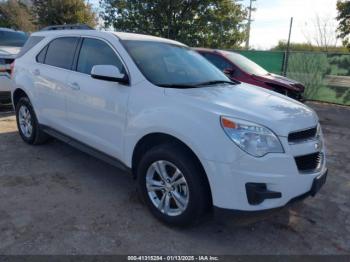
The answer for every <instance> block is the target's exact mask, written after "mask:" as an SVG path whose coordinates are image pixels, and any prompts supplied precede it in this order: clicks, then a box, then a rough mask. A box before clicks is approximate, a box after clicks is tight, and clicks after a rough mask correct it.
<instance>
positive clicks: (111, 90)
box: [67, 37, 130, 158]
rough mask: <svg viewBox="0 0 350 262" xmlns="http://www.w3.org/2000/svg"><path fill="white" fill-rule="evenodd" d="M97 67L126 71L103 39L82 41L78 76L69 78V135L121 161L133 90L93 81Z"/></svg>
mask: <svg viewBox="0 0 350 262" xmlns="http://www.w3.org/2000/svg"><path fill="white" fill-rule="evenodd" d="M94 65H114V66H116V67H118V68H119V70H120V71H121V72H123V73H126V68H125V66H124V65H123V63H122V60H121V58H120V56H119V55H118V53H117V52H116V50H115V49H114V48H113V47H112V45H110V44H109V43H108V42H107V41H105V40H104V39H100V38H90V37H85V38H83V39H82V43H81V47H80V51H79V55H78V58H77V61H76V66H75V70H76V71H75V72H73V71H72V72H71V73H70V75H69V77H68V85H69V86H70V87H71V88H69V89H68V91H67V118H68V120H69V125H68V126H69V128H70V129H71V130H70V131H69V135H70V136H71V137H73V138H76V139H77V140H79V141H81V142H83V143H85V144H88V145H90V146H92V147H94V148H95V149H98V150H100V151H102V152H104V153H106V154H109V155H111V156H114V157H116V158H121V157H122V152H123V130H124V126H125V119H126V112H127V102H128V97H129V92H130V86H128V85H124V84H120V83H117V82H110V81H104V80H98V79H94V78H92V77H91V75H90V73H91V69H92V67H93V66H94Z"/></svg>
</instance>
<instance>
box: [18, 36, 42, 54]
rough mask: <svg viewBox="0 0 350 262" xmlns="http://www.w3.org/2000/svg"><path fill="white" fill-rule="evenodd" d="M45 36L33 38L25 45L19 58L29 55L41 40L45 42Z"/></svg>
mask: <svg viewBox="0 0 350 262" xmlns="http://www.w3.org/2000/svg"><path fill="white" fill-rule="evenodd" d="M43 39H44V37H43V36H31V37H29V39H28V40H27V42H26V43H25V45H24V46H23V47H22V49H21V51H20V52H19V53H18V55H17V58H19V57H21V56H23V55H24V54H25V53H27V52H28V51H29V50H30V49H32V48H33V47H34V46H36V45H37V44H38V43H39V42H40V41H41V40H43Z"/></svg>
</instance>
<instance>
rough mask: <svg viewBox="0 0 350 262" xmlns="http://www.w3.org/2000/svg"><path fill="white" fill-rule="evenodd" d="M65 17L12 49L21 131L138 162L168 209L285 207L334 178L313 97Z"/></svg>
mask: <svg viewBox="0 0 350 262" xmlns="http://www.w3.org/2000/svg"><path fill="white" fill-rule="evenodd" d="M50 29H54V30H50ZM57 29H64V28H62V27H60V28H56V27H53V28H47V30H45V31H40V32H37V33H34V34H32V36H31V37H30V39H29V40H28V42H27V44H26V46H25V48H24V50H25V51H26V52H22V54H21V56H19V58H17V59H16V61H15V65H14V72H13V81H14V88H13V92H12V98H13V105H14V107H15V109H16V117H17V125H18V130H19V133H20V135H21V137H22V139H23V140H24V141H25V142H27V143H28V144H41V143H44V142H46V141H47V139H48V137H49V136H53V137H56V138H58V139H61V140H63V141H65V142H67V143H69V144H70V145H72V146H75V147H78V148H80V149H81V150H84V151H86V152H88V153H91V154H94V155H96V156H97V157H100V158H102V159H104V160H106V161H108V162H109V163H112V164H115V165H117V166H119V167H123V168H125V169H127V170H130V171H131V172H132V174H133V175H134V176H135V178H136V179H137V181H138V187H139V192H140V193H141V196H142V197H143V199H144V200H145V203H146V204H147V206H148V207H149V209H150V210H151V212H152V213H153V214H154V215H155V216H156V217H157V218H158V219H160V220H161V221H163V222H165V223H167V224H170V225H177V226H183V225H188V224H192V223H194V222H196V221H197V220H198V219H200V218H201V217H202V216H203V215H204V214H205V213H207V212H208V211H209V210H210V209H212V208H213V207H215V208H217V209H224V210H243V211H257V210H265V209H271V208H277V207H281V206H284V205H286V204H287V203H289V202H290V201H293V200H295V199H300V198H302V197H305V196H308V195H315V194H316V192H318V190H319V189H320V187H321V186H322V185H323V184H324V183H325V180H326V176H327V168H326V157H325V148H324V146H323V135H322V131H321V127H320V124H319V121H318V117H317V115H316V114H315V112H314V111H313V110H311V109H310V108H308V107H307V106H306V105H303V104H301V103H299V102H297V101H295V100H292V99H290V98H288V97H286V96H283V95H280V94H277V93H275V92H273V91H269V90H264V89H262V88H259V87H255V86H250V85H248V84H241V83H238V82H232V81H230V80H229V79H228V78H227V77H226V76H225V75H224V74H223V73H222V72H221V71H220V70H219V69H217V68H216V67H215V66H214V65H212V64H211V63H210V62H209V61H207V60H206V59H205V58H204V57H202V56H201V55H200V54H198V53H197V52H195V51H193V50H191V49H190V48H188V47H187V46H185V45H183V44H181V43H179V42H176V41H172V40H168V39H162V38H157V37H152V36H147V35H139V34H131V33H117V32H100V31H95V30H57Z"/></svg>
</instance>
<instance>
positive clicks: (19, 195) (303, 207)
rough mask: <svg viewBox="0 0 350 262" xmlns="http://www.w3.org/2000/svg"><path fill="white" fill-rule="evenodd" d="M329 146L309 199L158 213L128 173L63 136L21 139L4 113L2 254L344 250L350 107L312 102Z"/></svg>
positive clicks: (348, 228)
mask: <svg viewBox="0 0 350 262" xmlns="http://www.w3.org/2000/svg"><path fill="white" fill-rule="evenodd" d="M310 105H311V106H312V107H313V108H314V109H315V110H316V111H317V112H318V113H319V116H320V119H321V122H322V124H323V130H324V133H325V137H326V145H327V148H328V166H329V177H328V181H327V183H326V185H325V186H324V187H323V188H322V189H321V191H320V192H319V194H318V195H317V196H316V197H315V198H307V199H305V200H304V201H303V202H299V203H296V204H294V205H292V206H291V207H289V208H283V209H281V210H278V211H274V212H271V213H268V214H263V215H262V214H260V215H254V216H252V215H249V216H248V215H235V216H228V217H226V216H225V217H218V216H214V217H210V218H209V219H207V220H206V221H205V222H204V223H202V224H201V225H199V226H196V227H194V228H190V229H181V230H179V229H172V228H168V227H166V226H164V225H163V224H161V223H159V222H158V221H157V220H156V219H154V218H153V217H152V216H151V215H150V213H149V212H148V210H147V209H146V207H145V206H144V205H143V204H142V203H141V202H140V201H139V199H138V197H137V195H136V184H135V182H134V180H133V179H132V178H131V177H130V175H128V174H126V173H123V172H121V171H119V170H118V169H116V168H114V167H112V166H110V165H108V164H106V163H104V162H102V161H99V160H97V159H95V158H93V157H90V156H88V155H86V154H84V153H81V152H79V151H77V150H75V149H73V148H71V147H69V146H68V145H66V144H64V143H61V142H59V141H53V142H51V143H49V144H47V145H43V146H36V147H33V146H29V145H26V144H24V143H23V142H22V140H21V139H20V137H19V135H18V134H17V129H16V126H15V118H14V116H13V114H12V113H4V112H2V113H0V254H188V253H191V254H203V253H206V254H218V255H219V254H350V203H349V200H350V197H349V196H350V177H349V176H350V154H349V145H350V143H349V141H350V108H346V107H340V106H332V105H325V104H316V103H312V104H311V103H310Z"/></svg>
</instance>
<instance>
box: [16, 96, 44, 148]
mask: <svg viewBox="0 0 350 262" xmlns="http://www.w3.org/2000/svg"><path fill="white" fill-rule="evenodd" d="M16 121H17V128H18V132H19V134H20V136H21V137H22V139H23V141H24V142H26V143H27V144H30V145H40V144H44V143H45V142H47V141H48V139H49V136H48V135H47V134H46V133H44V132H43V131H42V130H41V128H40V125H39V123H38V120H37V117H36V115H35V112H34V109H33V106H32V104H31V103H30V100H29V99H28V98H27V97H21V98H20V99H19V101H18V103H17V104H16Z"/></svg>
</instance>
